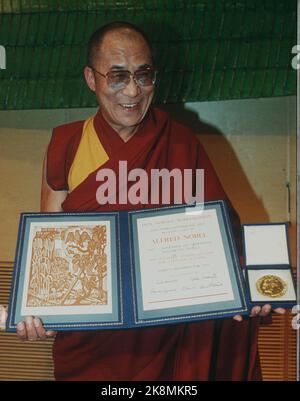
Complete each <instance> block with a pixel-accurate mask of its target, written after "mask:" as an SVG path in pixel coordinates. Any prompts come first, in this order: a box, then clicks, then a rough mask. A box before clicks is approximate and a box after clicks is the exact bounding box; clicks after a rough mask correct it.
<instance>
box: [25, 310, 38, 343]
mask: <svg viewBox="0 0 300 401" xmlns="http://www.w3.org/2000/svg"><path fill="white" fill-rule="evenodd" d="M33 320H34V319H33V317H32V316H27V317H26V319H25V324H26V331H27V340H29V341H36V340H37V338H38V335H37V332H36V328H35V327H34V322H33Z"/></svg>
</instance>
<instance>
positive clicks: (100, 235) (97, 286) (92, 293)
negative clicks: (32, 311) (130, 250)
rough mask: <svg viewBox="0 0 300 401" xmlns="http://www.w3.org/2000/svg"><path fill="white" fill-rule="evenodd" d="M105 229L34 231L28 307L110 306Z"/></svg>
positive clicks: (103, 226)
mask: <svg viewBox="0 0 300 401" xmlns="http://www.w3.org/2000/svg"><path fill="white" fill-rule="evenodd" d="M106 248H107V233H106V226H105V225H96V226H88V225H86V226H85V225H78V226H76V225H74V226H73V225H71V226H70V225H69V226H65V227H48V228H40V227H35V228H34V232H33V241H32V252H31V260H30V273H29V281H28V290H27V300H26V305H27V306H28V307H46V306H69V305H73V306H75V305H77V306H78V305H107V285H106V277H107V249H106Z"/></svg>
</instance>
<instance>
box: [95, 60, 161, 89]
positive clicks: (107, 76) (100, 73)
mask: <svg viewBox="0 0 300 401" xmlns="http://www.w3.org/2000/svg"><path fill="white" fill-rule="evenodd" d="M88 67H89V68H90V69H91V70H93V71H94V72H96V73H97V74H99V75H100V76H101V77H103V78H106V82H107V85H108V86H109V87H110V88H112V86H111V85H110V84H109V74H110V73H111V72H113V71H108V72H107V73H106V74H103V73H102V72H100V71H98V70H96V68H94V67H92V66H91V65H89V66H88ZM144 70H148V71H152V72H153V73H154V77H153V80H152V84H151V85H154V84H155V82H156V75H157V70H155V69H154V68H153V67H146V68H144V69H141V70H136V71H134V72H131V71H128V70H120V72H126V73H129V78H130V80H131V78H132V79H133V80H134V82H135V84H136V85H137V86H141V87H147V86H151V85H141V84H140V83H139V82H138V79H137V78H136V75H135V74H136V73H137V72H138V71H144ZM118 71H119V70H118ZM130 80H129V81H128V83H127V84H124V86H122V87H120V88H117V90H120V89H124V88H126V86H128V85H129V83H130ZM112 89H114V88H112Z"/></svg>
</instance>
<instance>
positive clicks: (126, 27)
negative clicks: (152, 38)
mask: <svg viewBox="0 0 300 401" xmlns="http://www.w3.org/2000/svg"><path fill="white" fill-rule="evenodd" d="M108 34H114V35H119V36H120V37H122V38H124V39H125V38H126V39H128V40H132V41H134V40H136V39H137V38H138V39H142V40H143V41H144V42H145V43H146V45H147V47H148V48H149V51H150V54H151V57H152V62H153V56H152V52H151V44H150V42H149V40H148V38H147V36H146V35H145V33H144V32H143V31H141V30H140V29H139V28H138V27H137V26H135V25H133V24H130V23H129V22H111V23H109V24H107V25H104V26H102V27H101V28H99V29H98V30H97V31H95V32H94V33H93V34H92V36H91V37H90V39H89V42H88V54H87V65H88V66H94V65H95V62H96V60H97V58H98V57H99V56H100V55H101V48H102V44H103V41H104V38H105V37H106V36H107V35H108Z"/></svg>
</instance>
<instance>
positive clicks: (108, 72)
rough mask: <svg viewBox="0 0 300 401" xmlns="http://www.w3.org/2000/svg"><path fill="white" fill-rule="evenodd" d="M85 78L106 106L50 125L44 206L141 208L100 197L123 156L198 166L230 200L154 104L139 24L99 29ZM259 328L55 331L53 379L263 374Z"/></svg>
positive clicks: (190, 140) (38, 335)
mask: <svg viewBox="0 0 300 401" xmlns="http://www.w3.org/2000/svg"><path fill="white" fill-rule="evenodd" d="M84 76H85V80H86V82H87V85H88V86H89V88H90V89H91V90H92V91H93V92H95V94H96V98H97V101H98V103H99V106H100V108H99V111H98V113H97V114H96V116H95V117H93V118H91V119H88V120H86V121H85V122H83V121H79V122H75V123H71V124H67V125H64V126H61V127H58V128H56V129H55V130H54V132H53V135H52V139H51V142H50V144H49V147H48V151H47V154H46V157H45V162H44V169H43V183H42V198H41V210H42V211H43V212H58V211H66V212H71V211H72V212H74V211H108V210H115V209H118V210H120V209H126V210H130V209H134V208H137V207H142V206H141V205H138V206H137V205H132V204H130V203H129V204H127V205H126V204H125V205H124V204H122V205H121V204H119V205H111V204H106V205H100V204H99V203H98V202H97V199H96V196H95V194H96V191H97V187H98V186H99V183H98V182H97V180H96V176H97V172H98V171H100V169H101V168H110V169H112V170H113V171H115V172H116V174H117V171H118V169H117V166H118V162H119V161H120V160H126V161H127V162H128V169H133V168H142V169H144V170H145V171H146V172H147V174H149V173H150V171H151V169H153V168H167V169H169V170H171V169H173V168H178V169H180V170H182V171H183V169H186V168H190V169H193V170H196V169H197V168H202V169H204V174H205V187H204V197H205V200H206V201H209V200H213V199H225V200H227V201H228V199H227V198H226V194H225V193H224V191H223V189H222V187H221V185H220V183H219V181H218V179H217V177H216V175H215V172H214V170H213V168H212V166H211V164H210V161H209V160H208V158H207V156H206V154H205V152H204V150H203V148H202V146H201V145H200V143H199V141H198V140H197V138H196V136H195V135H194V134H193V133H192V132H191V130H189V129H187V128H185V127H183V126H182V125H180V124H178V123H176V122H175V121H173V120H172V119H171V118H170V117H169V116H168V115H167V114H166V113H164V112H163V111H161V110H159V109H156V108H151V107H150V105H151V102H152V99H153V95H154V86H155V71H154V63H153V58H152V54H151V50H150V46H149V43H148V41H147V39H146V37H145V36H144V34H143V33H142V32H141V31H140V30H139V29H138V28H136V27H134V26H132V25H131V24H128V23H112V24H109V25H107V26H105V27H103V28H101V29H100V30H98V31H96V32H95V33H94V34H93V36H92V37H91V39H90V42H89V53H88V65H87V66H86V67H85V70H84ZM228 202H229V201H228ZM149 206H151V205H149ZM232 216H233V217H232V218H233V219H234V212H233V211H232ZM270 310H271V307H270V305H265V306H264V307H263V308H260V307H255V308H253V310H252V316H256V315H260V316H266V315H267V314H268V313H270ZM277 311H278V312H279V313H280V312H281V313H283V312H284V311H283V310H281V309H278V310H277ZM258 324H259V320H258V319H247V320H243V319H242V318H241V316H236V317H235V318H234V320H232V319H224V320H218V321H205V322H196V323H192V324H178V325H174V326H167V327H151V328H142V329H141V328H140V329H132V330H112V331H110V330H103V331H89V332H88V331H86V332H70V333H67V332H62V333H58V334H57V335H56V339H55V344H54V350H53V355H54V364H55V376H56V378H57V379H59V380H218V379H220V380H252V379H259V378H260V371H259V363H258V356H257V332H258ZM17 333H18V336H19V337H20V338H21V339H22V340H29V341H34V340H37V339H43V338H46V337H49V336H54V335H55V334H56V333H54V332H46V331H45V329H44V328H43V325H42V322H41V321H40V319H39V318H33V317H28V318H27V319H26V320H25V322H20V323H19V325H18V327H17Z"/></svg>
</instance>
